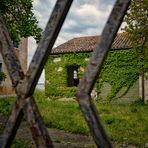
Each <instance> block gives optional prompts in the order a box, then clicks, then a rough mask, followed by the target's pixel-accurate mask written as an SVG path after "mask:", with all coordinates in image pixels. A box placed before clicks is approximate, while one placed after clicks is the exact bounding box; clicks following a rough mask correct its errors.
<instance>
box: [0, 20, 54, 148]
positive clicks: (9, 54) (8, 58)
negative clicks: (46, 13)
mask: <svg viewBox="0 0 148 148" xmlns="http://www.w3.org/2000/svg"><path fill="white" fill-rule="evenodd" d="M0 50H1V53H2V56H3V58H4V61H5V63H6V66H7V69H8V71H9V74H10V76H11V80H12V82H13V83H14V84H15V85H16V84H17V83H18V81H19V80H21V79H22V78H23V77H24V74H23V71H22V69H21V66H20V63H19V60H18V59H17V56H16V55H15V52H14V49H13V46H12V43H11V40H10V38H9V35H8V31H7V29H6V27H5V26H4V23H3V20H2V18H0ZM13 68H15V69H14V70H15V71H14V70H13ZM33 100H34V99H33V97H30V98H28V99H27V100H24V98H21V96H18V98H17V101H16V102H15V104H14V106H13V109H12V111H11V114H10V116H9V119H8V121H7V123H6V125H5V129H4V131H3V137H2V138H3V139H2V141H1V142H2V143H1V144H2V146H1V145H0V147H3V148H5V147H10V145H11V143H12V141H13V139H14V137H15V135H16V132H17V129H18V127H19V125H20V123H21V120H22V118H23V113H24V114H25V116H26V117H28V116H29V115H28V112H29V113H30V116H32V119H31V120H29V118H27V119H28V123H29V125H30V129H31V132H32V135H33V138H34V140H35V142H36V145H37V146H39V147H53V146H52V142H51V140H50V137H49V135H48V131H47V130H46V127H45V126H44V124H43V122H42V118H41V116H40V114H39V112H38V109H37V106H36V105H35V102H34V101H33ZM32 102H34V103H32ZM24 105H25V107H24ZM36 121H38V122H36ZM32 123H34V124H33V125H32Z"/></svg>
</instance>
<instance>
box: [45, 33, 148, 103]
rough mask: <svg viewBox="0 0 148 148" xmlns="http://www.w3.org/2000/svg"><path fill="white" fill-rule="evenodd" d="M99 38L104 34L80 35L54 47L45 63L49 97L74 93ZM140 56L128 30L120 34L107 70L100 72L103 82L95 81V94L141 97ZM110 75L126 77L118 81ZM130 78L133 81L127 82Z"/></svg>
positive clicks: (119, 77) (146, 93)
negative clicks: (136, 52)
mask: <svg viewBox="0 0 148 148" xmlns="http://www.w3.org/2000/svg"><path fill="white" fill-rule="evenodd" d="M99 39H100V36H86V37H78V38H74V39H71V40H69V41H67V42H66V43H63V44H61V45H59V46H58V47H56V48H54V49H53V50H52V54H51V56H49V59H48V62H47V64H46V66H45V77H46V78H45V79H46V81H45V93H46V96H47V97H48V98H52V99H57V98H62V97H63V98H64V97H67V98H71V97H74V95H75V90H76V86H77V85H78V83H79V81H80V79H81V77H82V75H83V73H84V71H85V68H86V65H87V64H88V62H89V58H90V56H91V54H92V51H93V50H94V49H95V48H96V46H97V43H98V41H99ZM136 60H137V57H136V54H135V51H134V49H133V48H132V47H131V45H130V43H129V39H128V34H127V33H119V34H117V36H116V38H115V40H114V42H113V44H112V46H111V50H110V52H109V55H108V57H107V61H106V62H105V63H106V64H105V65H104V68H103V72H102V73H103V74H101V75H103V76H100V77H101V78H99V79H100V80H99V81H98V82H99V83H98V84H96V85H95V88H94V90H93V95H94V96H95V97H99V98H103V99H106V98H120V100H121V101H129V100H130V101H135V100H136V99H139V98H140V96H141V82H140V81H141V78H139V73H138V72H137V69H138V68H139V67H138V66H137V65H136V64H137V61H136ZM114 62H116V63H114ZM133 63H134V64H133ZM112 66H113V67H114V68H112ZM109 67H110V69H109ZM126 69H127V70H126ZM130 69H131V70H130ZM107 70H108V71H107ZM120 71H124V72H123V73H124V75H123V77H124V78H125V79H124V78H122V75H120V73H119V72H120ZM104 77H106V78H105V79H104ZM109 77H110V79H112V78H113V79H114V80H115V81H118V80H120V79H123V80H120V81H118V83H115V82H112V81H111V80H109V79H107V78H109ZM128 80H130V81H129V82H128V83H127V81H128ZM100 84H101V85H100ZM115 86H116V87H115ZM147 87H148V80H147V79H145V88H147ZM145 97H146V98H148V92H147V91H145Z"/></svg>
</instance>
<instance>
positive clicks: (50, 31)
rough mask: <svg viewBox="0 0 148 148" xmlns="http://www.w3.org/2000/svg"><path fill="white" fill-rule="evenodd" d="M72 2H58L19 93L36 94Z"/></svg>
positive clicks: (18, 88) (65, 0) (60, 0)
mask: <svg viewBox="0 0 148 148" xmlns="http://www.w3.org/2000/svg"><path fill="white" fill-rule="evenodd" d="M72 2H73V0H57V3H56V5H55V8H54V11H53V12H52V14H51V17H50V19H49V21H48V24H47V26H46V29H45V32H44V34H43V37H42V39H41V41H40V42H39V45H38V47H37V51H36V52H35V55H34V57H33V60H32V62H31V64H30V66H29V70H28V71H27V74H26V76H25V78H24V80H23V81H22V82H21V83H20V84H19V85H18V87H17V91H18V92H19V93H21V94H24V95H25V96H26V97H28V96H31V95H32V94H33V92H34V89H35V86H36V84H37V82H38V79H39V77H40V75H41V72H42V70H43V68H44V65H45V63H46V61H47V60H48V56H49V54H50V52H51V49H52V47H53V45H54V42H55V40H56V38H57V36H58V33H59V31H60V29H61V27H62V25H63V22H64V20H65V18H66V15H67V13H68V11H69V9H70V6H71V4H72Z"/></svg>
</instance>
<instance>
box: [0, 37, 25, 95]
mask: <svg viewBox="0 0 148 148" xmlns="http://www.w3.org/2000/svg"><path fill="white" fill-rule="evenodd" d="M27 47H28V39H27V38H22V40H21V42H20V45H19V46H18V48H16V47H14V48H15V51H16V54H17V56H18V58H19V60H20V63H21V66H22V68H23V70H24V72H26V70H27V52H28V51H27V50H28V49H27ZM0 70H1V71H3V72H4V73H5V74H6V78H5V80H4V81H1V82H0V97H4V96H6V95H7V96H13V95H15V92H14V89H13V87H12V83H11V80H10V77H9V74H8V71H7V68H6V65H5V63H4V61H3V58H2V56H1V54H0Z"/></svg>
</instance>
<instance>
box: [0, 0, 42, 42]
mask: <svg viewBox="0 0 148 148" xmlns="http://www.w3.org/2000/svg"><path fill="white" fill-rule="evenodd" d="M32 9H33V5H32V0H15V1H14V0H1V4H0V15H1V16H2V17H3V19H4V22H5V24H6V27H7V28H8V31H9V34H10V37H11V39H12V41H13V42H14V43H19V41H20V38H21V37H29V36H33V37H34V38H35V39H36V41H37V42H38V41H39V39H40V36H41V31H42V29H41V28H39V27H38V21H37V19H36V17H35V16H34V13H33V11H32Z"/></svg>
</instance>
